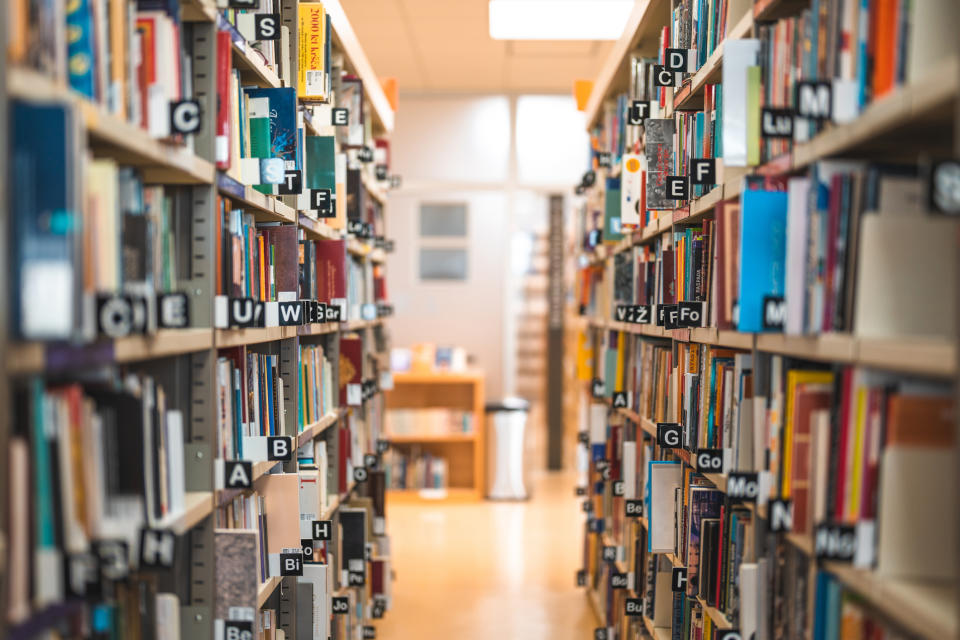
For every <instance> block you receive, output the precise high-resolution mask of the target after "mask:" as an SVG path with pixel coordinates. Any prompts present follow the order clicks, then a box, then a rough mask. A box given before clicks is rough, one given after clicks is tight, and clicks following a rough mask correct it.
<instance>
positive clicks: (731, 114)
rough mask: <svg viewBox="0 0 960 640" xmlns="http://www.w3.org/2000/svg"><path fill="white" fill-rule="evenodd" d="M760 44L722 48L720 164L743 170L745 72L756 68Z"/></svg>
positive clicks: (730, 43)
mask: <svg viewBox="0 0 960 640" xmlns="http://www.w3.org/2000/svg"><path fill="white" fill-rule="evenodd" d="M759 53H760V41H759V40H756V39H745V40H728V41H726V42H724V44H723V102H724V104H723V123H722V126H723V164H724V166H727V167H745V166H747V68H748V67H752V66H755V65H756V64H757V55H758V54H759Z"/></svg>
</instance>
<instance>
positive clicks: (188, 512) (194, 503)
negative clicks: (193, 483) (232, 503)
mask: <svg viewBox="0 0 960 640" xmlns="http://www.w3.org/2000/svg"><path fill="white" fill-rule="evenodd" d="M212 511H213V492H212V491H188V492H187V493H186V495H185V496H184V508H183V511H182V512H181V513H178V514H174V515H167V516H165V517H164V518H163V519H162V520H161V521H160V522H159V523H157V527H156V528H157V529H170V530H171V531H173V532H174V533H176V534H177V535H181V534H183V533H186V532H187V531H189V530H190V529H192V528H193V527H195V526H196V525H197V523H199V522H200V521H201V520H203V519H204V518H206V517H207V516H208V515H210V513H211V512H212Z"/></svg>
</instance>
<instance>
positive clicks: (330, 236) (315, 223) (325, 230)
mask: <svg viewBox="0 0 960 640" xmlns="http://www.w3.org/2000/svg"><path fill="white" fill-rule="evenodd" d="M297 220H298V222H299V224H300V228H301V229H303V230H304V231H306V232H307V234H308V235H310V236H313V237H315V238H320V239H324V240H339V239H340V238H341V235H340V232H339V231H338V230H336V229H334V228H333V227H331V226H330V225H329V224H327V223H326V222H323V221H322V220H317V219H316V218H311V217H310V216H308V215H306V214H305V213H303V212H302V211H301V212H300V215H299V217H298V219H297Z"/></svg>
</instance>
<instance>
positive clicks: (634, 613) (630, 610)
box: [624, 598, 643, 618]
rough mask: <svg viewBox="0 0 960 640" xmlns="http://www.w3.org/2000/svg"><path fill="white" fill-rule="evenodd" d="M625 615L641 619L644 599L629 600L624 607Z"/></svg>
mask: <svg viewBox="0 0 960 640" xmlns="http://www.w3.org/2000/svg"><path fill="white" fill-rule="evenodd" d="M624 613H626V614H627V615H628V616H630V617H631V618H639V617H640V616H642V615H643V599H642V598H627V600H626V604H625V605H624Z"/></svg>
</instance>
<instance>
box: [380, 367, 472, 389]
mask: <svg viewBox="0 0 960 640" xmlns="http://www.w3.org/2000/svg"><path fill="white" fill-rule="evenodd" d="M483 379H484V375H483V372H482V371H476V370H471V371H458V372H453V371H424V372H420V371H395V372H394V373H393V384H394V386H396V385H398V384H451V383H453V384H456V383H463V384H472V383H474V382H480V381H482V380H483Z"/></svg>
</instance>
